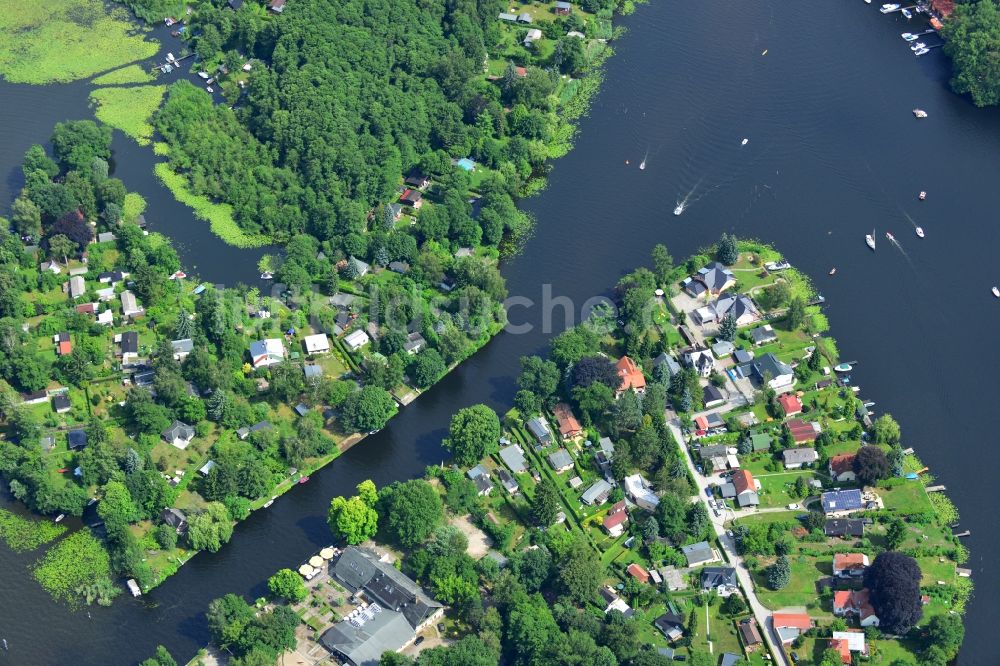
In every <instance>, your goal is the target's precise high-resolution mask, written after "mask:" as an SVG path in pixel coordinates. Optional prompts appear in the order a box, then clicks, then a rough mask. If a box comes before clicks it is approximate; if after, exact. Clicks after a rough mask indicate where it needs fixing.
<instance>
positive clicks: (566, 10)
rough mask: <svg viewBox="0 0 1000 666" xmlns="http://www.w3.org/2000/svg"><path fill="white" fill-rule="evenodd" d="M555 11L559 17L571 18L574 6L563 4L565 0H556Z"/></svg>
mask: <svg viewBox="0 0 1000 666" xmlns="http://www.w3.org/2000/svg"><path fill="white" fill-rule="evenodd" d="M555 11H556V14H557V15H559V16H569V14H570V12H572V11H573V5H571V4H569V3H568V2H563V0H556V9H555Z"/></svg>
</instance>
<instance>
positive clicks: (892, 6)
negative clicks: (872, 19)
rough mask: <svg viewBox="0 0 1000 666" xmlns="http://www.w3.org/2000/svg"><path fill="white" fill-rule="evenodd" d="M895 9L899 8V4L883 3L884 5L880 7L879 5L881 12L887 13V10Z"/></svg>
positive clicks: (892, 10)
mask: <svg viewBox="0 0 1000 666" xmlns="http://www.w3.org/2000/svg"><path fill="white" fill-rule="evenodd" d="M897 9H899V5H897V4H895V3H892V4H885V5H882V6H881V7H879V11H880V12H882V13H883V14H888V13H889V12H894V11H896V10H897Z"/></svg>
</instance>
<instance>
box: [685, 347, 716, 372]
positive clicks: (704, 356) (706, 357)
mask: <svg viewBox="0 0 1000 666" xmlns="http://www.w3.org/2000/svg"><path fill="white" fill-rule="evenodd" d="M681 358H682V359H683V360H684V364H685V365H686V366H688V367H689V368H694V369H695V371H696V372H697V373H698V375H699V376H700V377H708V376H709V375H711V374H712V373H713V372H714V371H715V357H714V356H712V352H710V351H708V350H707V349H692V350H690V351H688V352H685V353H684V355H683V356H682V357H681Z"/></svg>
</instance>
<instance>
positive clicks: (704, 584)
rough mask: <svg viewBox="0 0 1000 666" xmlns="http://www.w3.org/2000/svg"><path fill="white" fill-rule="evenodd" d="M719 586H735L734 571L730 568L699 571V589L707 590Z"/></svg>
mask: <svg viewBox="0 0 1000 666" xmlns="http://www.w3.org/2000/svg"><path fill="white" fill-rule="evenodd" d="M720 585H732V586H734V587H735V586H736V569H734V568H732V567H705V568H704V569H702V570H701V589H703V590H708V589H711V588H713V587H719V586H720Z"/></svg>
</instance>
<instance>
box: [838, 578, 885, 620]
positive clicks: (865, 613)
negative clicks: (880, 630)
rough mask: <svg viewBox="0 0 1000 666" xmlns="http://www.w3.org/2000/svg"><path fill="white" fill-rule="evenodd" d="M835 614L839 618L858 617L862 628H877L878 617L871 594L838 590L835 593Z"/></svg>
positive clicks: (865, 590)
mask: <svg viewBox="0 0 1000 666" xmlns="http://www.w3.org/2000/svg"><path fill="white" fill-rule="evenodd" d="M833 614H834V615H836V616H837V617H856V618H857V619H858V624H860V625H861V626H862V627H877V626H878V625H879V619H878V615H876V614H875V608H874V607H873V606H872V604H871V593H870V592H869V591H868V589H867V588H865V589H861V590H837V591H835V592H834V593H833Z"/></svg>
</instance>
